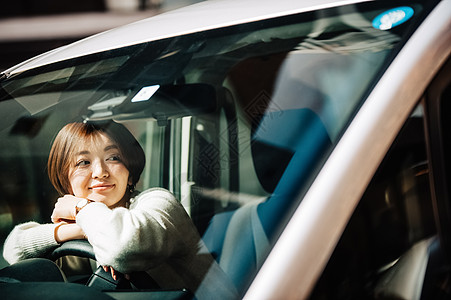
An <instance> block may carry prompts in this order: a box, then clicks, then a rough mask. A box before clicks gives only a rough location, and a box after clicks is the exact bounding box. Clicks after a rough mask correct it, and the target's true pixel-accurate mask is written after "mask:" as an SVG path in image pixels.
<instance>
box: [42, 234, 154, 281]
mask: <svg viewBox="0 0 451 300" xmlns="http://www.w3.org/2000/svg"><path fill="white" fill-rule="evenodd" d="M67 255H73V256H78V257H85V258H90V259H93V260H95V259H96V256H95V253H94V249H93V247H92V245H91V244H90V243H89V242H88V241H87V240H71V241H67V242H64V243H62V244H61V245H60V246H59V247H57V248H55V249H54V250H53V251H52V252H51V253H50V254H49V255H48V256H47V258H48V259H50V260H52V261H55V260H57V259H58V258H60V257H63V256H67ZM128 275H129V278H130V280H128V279H126V278H125V276H124V275H123V274H121V273H119V275H118V276H117V280H114V279H113V277H112V276H111V274H110V272H105V270H104V269H103V268H102V267H101V266H99V267H98V268H97V270H96V271H95V272H93V274H92V275H91V277H90V278H89V280H88V282H87V283H86V285H87V286H90V287H94V288H97V289H101V290H112V289H131V288H132V285H133V286H134V287H136V288H138V289H156V288H159V286H158V284H157V283H156V282H155V280H153V278H152V277H150V275H149V274H148V273H147V272H144V271H139V272H132V273H130V274H128ZM131 284H132V285H131Z"/></svg>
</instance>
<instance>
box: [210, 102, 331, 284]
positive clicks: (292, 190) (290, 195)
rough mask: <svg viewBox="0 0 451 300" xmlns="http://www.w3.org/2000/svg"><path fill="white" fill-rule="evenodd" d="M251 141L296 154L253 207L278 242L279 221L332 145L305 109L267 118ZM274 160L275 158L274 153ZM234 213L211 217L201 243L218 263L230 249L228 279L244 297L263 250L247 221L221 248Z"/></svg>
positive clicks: (263, 119)
mask: <svg viewBox="0 0 451 300" xmlns="http://www.w3.org/2000/svg"><path fill="white" fill-rule="evenodd" d="M253 139H254V141H258V142H259V143H266V144H268V145H271V146H272V147H275V148H280V149H283V151H281V153H282V152H284V153H286V152H287V150H289V151H290V152H293V153H294V154H293V156H292V158H291V160H290V162H289V164H288V166H287V168H286V169H285V172H284V173H283V175H282V177H281V178H280V181H279V183H278V185H277V186H276V188H275V190H274V192H273V194H272V195H271V196H270V197H269V198H268V199H267V200H266V201H265V202H263V203H260V204H259V205H258V207H257V213H258V218H259V219H260V223H261V225H262V226H263V229H264V232H265V233H266V235H267V237H268V238H269V240H270V241H271V240H273V239H274V238H275V237H276V236H277V229H278V225H279V224H280V221H281V219H282V218H285V217H286V213H287V212H290V211H291V209H290V206H292V205H294V203H293V202H294V200H295V199H296V198H297V195H298V194H299V192H300V188H302V187H303V186H304V184H305V183H306V182H307V181H308V180H310V179H311V178H310V176H311V174H312V169H313V168H315V167H316V166H317V164H318V160H322V159H323V157H324V154H325V151H326V150H327V149H328V148H329V147H330V145H331V142H330V139H329V136H328V134H327V131H326V129H325V127H324V125H323V123H322V122H321V120H320V119H319V117H318V116H317V115H316V114H315V113H314V112H312V111H311V110H309V109H297V110H287V111H277V112H272V113H268V114H266V115H265V116H264V117H263V118H262V121H261V122H260V125H259V127H258V128H257V129H256V130H255V134H254V137H253ZM273 154H274V155H275V156H276V157H277V153H273ZM263 163H264V161H263ZM257 175H258V174H257ZM238 210H239V209H238ZM238 210H237V211H238ZM235 212H236V211H231V212H225V213H220V214H217V215H215V216H214V217H213V218H212V220H211V223H210V226H209V228H208V229H207V231H206V232H205V234H204V237H203V239H204V242H205V244H206V246H207V248H208V249H209V250H210V251H211V252H212V253H213V255H215V257H216V259H217V260H218V262H221V255H222V250H223V249H225V248H226V247H234V255H233V259H234V264H232V266H229V265H228V266H227V270H226V273H227V274H228V275H229V277H230V278H231V280H232V281H233V282H234V283H235V285H236V287H237V288H238V290H241V291H244V290H245V288H246V287H247V284H248V278H250V276H252V275H254V274H255V273H256V272H257V270H258V268H259V267H260V266H259V265H258V263H257V255H256V252H257V250H259V251H261V249H257V247H260V245H255V243H254V237H253V230H252V221H251V219H250V218H249V220H240V221H239V222H240V224H239V226H240V228H241V230H239V231H238V232H239V236H237V237H235V238H234V243H235V244H234V245H224V238H225V236H226V233H227V230H228V228H229V226H230V221H231V220H232V222H233V221H234V219H232V217H233V214H234V213H235ZM235 225H236V224H234V226H235ZM234 232H235V230H234ZM263 251H266V249H263ZM220 265H221V264H220Z"/></svg>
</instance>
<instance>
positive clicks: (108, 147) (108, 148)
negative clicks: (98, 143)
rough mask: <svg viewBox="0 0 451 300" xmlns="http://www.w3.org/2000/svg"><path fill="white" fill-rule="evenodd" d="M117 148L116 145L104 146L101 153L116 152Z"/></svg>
mask: <svg viewBox="0 0 451 300" xmlns="http://www.w3.org/2000/svg"><path fill="white" fill-rule="evenodd" d="M118 149H119V147H118V146H117V145H109V146H106V147H105V149H103V151H108V150H118Z"/></svg>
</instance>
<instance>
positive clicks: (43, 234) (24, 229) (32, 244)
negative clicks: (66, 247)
mask: <svg viewBox="0 0 451 300" xmlns="http://www.w3.org/2000/svg"><path fill="white" fill-rule="evenodd" d="M56 226H57V225H56V224H39V223H36V222H28V223H24V224H20V225H17V226H16V227H14V229H13V230H12V231H11V233H10V234H9V236H8V238H7V239H6V241H5V245H4V246H3V257H4V258H5V259H6V261H7V262H8V263H10V264H13V263H16V262H18V261H20V260H23V259H26V258H33V257H41V256H43V255H45V254H46V253H47V252H48V251H50V250H51V249H52V248H55V247H56V246H58V242H57V241H56V240H55V228H56Z"/></svg>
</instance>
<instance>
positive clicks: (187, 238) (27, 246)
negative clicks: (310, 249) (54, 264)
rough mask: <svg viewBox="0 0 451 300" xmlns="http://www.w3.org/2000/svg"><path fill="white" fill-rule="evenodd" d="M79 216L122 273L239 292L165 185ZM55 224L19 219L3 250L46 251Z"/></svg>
mask: <svg viewBox="0 0 451 300" xmlns="http://www.w3.org/2000/svg"><path fill="white" fill-rule="evenodd" d="M76 221H77V224H78V225H79V226H80V227H81V228H82V229H83V231H84V232H85V234H86V236H87V238H88V240H89V242H90V243H91V245H92V246H93V249H94V253H95V256H96V260H97V262H98V263H99V264H100V265H105V266H112V267H113V268H114V269H115V270H117V271H119V272H122V273H129V272H132V271H147V272H148V273H149V274H150V275H151V276H152V277H153V279H154V280H155V281H156V282H157V283H158V284H159V285H160V286H161V287H162V288H187V289H189V290H191V291H193V292H195V294H196V297H198V298H199V299H203V298H210V297H211V296H213V295H215V296H218V292H219V294H221V293H223V296H224V298H233V297H234V295H235V293H234V291H233V289H229V288H230V285H229V284H228V283H227V282H228V279H227V278H226V277H225V275H224V274H223V273H222V271H221V270H220V269H219V267H218V266H217V264H216V263H215V261H214V259H213V258H212V257H211V256H210V255H206V254H200V253H205V251H204V249H203V247H204V246H203V243H202V242H201V239H200V237H199V235H198V233H197V230H196V228H195V226H194V225H193V223H192V222H191V219H190V218H189V216H188V215H187V214H186V211H185V210H184V208H183V207H182V206H181V204H180V203H179V202H178V201H177V200H176V199H175V198H174V196H173V195H172V194H171V193H169V192H168V191H166V190H164V189H159V188H156V189H150V190H147V191H145V192H142V193H141V194H139V195H138V196H137V197H135V198H133V199H131V202H130V207H129V208H128V209H127V208H123V207H118V208H115V209H113V210H111V209H109V208H108V207H107V206H106V205H104V204H102V203H91V204H89V205H87V206H86V207H85V208H83V209H82V210H81V211H80V212H79V213H78V215H77V220H76ZM55 226H56V225H55V224H38V223H36V222H28V223H24V224H20V225H17V226H16V227H15V228H14V229H13V231H12V232H11V233H10V234H9V236H8V238H7V239H6V242H5V245H4V249H3V256H4V257H5V259H6V260H7V261H8V262H9V263H10V264H13V263H15V262H17V261H19V260H23V259H26V258H32V257H40V256H43V255H44V254H45V253H47V252H48V251H50V250H52V249H53V248H55V247H57V246H58V243H57V242H56V241H55V237H54V230H55ZM207 274H208V275H207ZM201 282H202V285H201V286H199V285H200V283H201Z"/></svg>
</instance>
